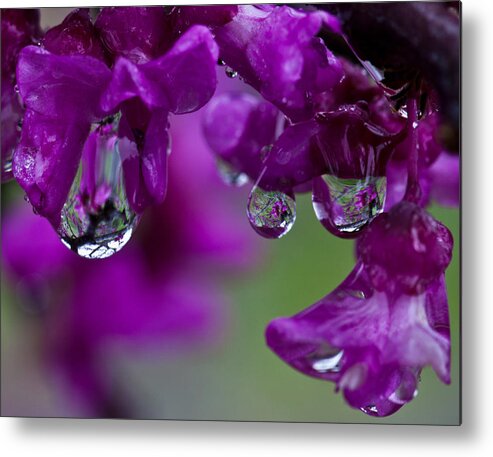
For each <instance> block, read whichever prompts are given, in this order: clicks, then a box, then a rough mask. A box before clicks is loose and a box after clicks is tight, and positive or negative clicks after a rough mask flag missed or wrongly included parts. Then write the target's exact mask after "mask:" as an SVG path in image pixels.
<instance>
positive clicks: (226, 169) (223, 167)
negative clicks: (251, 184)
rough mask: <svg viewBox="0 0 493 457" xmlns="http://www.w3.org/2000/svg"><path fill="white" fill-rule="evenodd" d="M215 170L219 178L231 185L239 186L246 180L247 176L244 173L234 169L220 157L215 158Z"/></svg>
mask: <svg viewBox="0 0 493 457" xmlns="http://www.w3.org/2000/svg"><path fill="white" fill-rule="evenodd" d="M216 166H217V171H218V173H219V176H220V178H221V180H222V181H223V182H224V183H225V184H227V185H228V186H232V187H241V186H244V185H245V184H246V183H247V182H248V176H247V175H246V174H245V173H242V172H240V171H237V170H235V168H234V167H233V166H232V165H230V164H229V163H228V162H226V161H224V160H223V159H221V158H220V157H218V158H217V159H216Z"/></svg>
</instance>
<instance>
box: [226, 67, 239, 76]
mask: <svg viewBox="0 0 493 457" xmlns="http://www.w3.org/2000/svg"><path fill="white" fill-rule="evenodd" d="M224 72H225V73H226V76H227V77H228V78H236V77H237V76H238V72H237V71H234V70H233V69H232V68H231V67H226V68H225V69H224Z"/></svg>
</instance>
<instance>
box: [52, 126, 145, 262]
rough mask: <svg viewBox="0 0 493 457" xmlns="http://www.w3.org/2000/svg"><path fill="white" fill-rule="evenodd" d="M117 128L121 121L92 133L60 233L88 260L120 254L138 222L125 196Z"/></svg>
mask: <svg viewBox="0 0 493 457" xmlns="http://www.w3.org/2000/svg"><path fill="white" fill-rule="evenodd" d="M117 126H118V120H115V121H114V122H113V124H105V123H102V124H101V125H99V126H97V128H96V129H95V130H94V131H93V132H92V133H91V135H90V137H89V139H88V140H87V141H88V143H86V146H85V147H84V152H83V156H82V160H81V162H80V166H79V170H78V172H77V176H76V178H75V180H74V182H73V184H72V187H71V189H70V192H69V196H68V198H67V201H66V202H65V204H64V206H63V209H62V213H61V222H60V226H59V228H58V230H57V232H58V235H59V236H60V239H61V241H62V242H63V244H65V245H66V246H67V247H68V248H69V249H71V250H72V251H74V252H76V253H77V254H78V255H80V256H81V257H85V258H88V259H103V258H106V257H109V256H111V255H113V254H115V253H116V252H118V251H119V250H120V249H121V248H122V247H123V246H124V245H125V244H126V243H127V242H128V241H129V240H130V238H131V236H132V233H133V231H134V230H135V227H136V225H137V223H138V221H139V217H138V216H137V215H136V214H135V213H134V212H133V211H132V209H131V208H130V206H129V203H128V200H127V197H126V194H125V185H124V178H123V171H122V161H121V158H120V154H119V151H118V136H117V133H116V132H117Z"/></svg>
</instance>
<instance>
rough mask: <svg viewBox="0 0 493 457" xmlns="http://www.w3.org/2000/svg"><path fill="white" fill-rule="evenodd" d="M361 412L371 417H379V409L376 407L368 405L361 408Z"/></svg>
mask: <svg viewBox="0 0 493 457" xmlns="http://www.w3.org/2000/svg"><path fill="white" fill-rule="evenodd" d="M360 410H361V411H363V412H364V413H365V414H368V415H369V416H378V415H379V414H378V408H377V407H376V405H368V406H364V407H361V408H360Z"/></svg>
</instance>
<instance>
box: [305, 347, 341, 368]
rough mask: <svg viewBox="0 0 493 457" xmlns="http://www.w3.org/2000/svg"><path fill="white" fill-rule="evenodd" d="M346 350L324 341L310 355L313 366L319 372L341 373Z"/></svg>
mask: <svg viewBox="0 0 493 457" xmlns="http://www.w3.org/2000/svg"><path fill="white" fill-rule="evenodd" d="M343 356H344V350H341V349H338V348H334V347H332V346H330V345H329V344H327V343H323V344H322V345H321V346H320V348H319V349H318V350H317V351H316V352H315V353H314V354H311V355H310V360H311V363H312V368H313V369H314V370H315V371H318V372H319V373H339V372H340V371H341V361H342V357H343Z"/></svg>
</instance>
